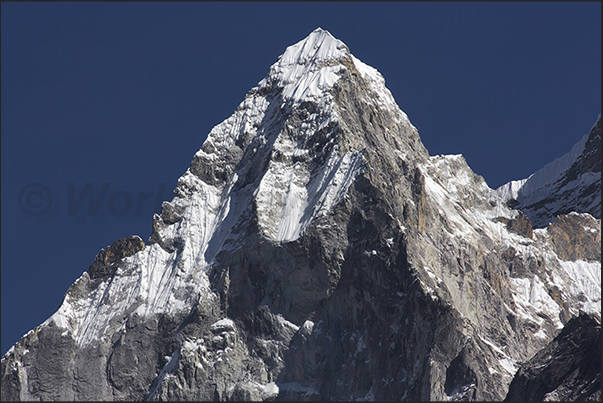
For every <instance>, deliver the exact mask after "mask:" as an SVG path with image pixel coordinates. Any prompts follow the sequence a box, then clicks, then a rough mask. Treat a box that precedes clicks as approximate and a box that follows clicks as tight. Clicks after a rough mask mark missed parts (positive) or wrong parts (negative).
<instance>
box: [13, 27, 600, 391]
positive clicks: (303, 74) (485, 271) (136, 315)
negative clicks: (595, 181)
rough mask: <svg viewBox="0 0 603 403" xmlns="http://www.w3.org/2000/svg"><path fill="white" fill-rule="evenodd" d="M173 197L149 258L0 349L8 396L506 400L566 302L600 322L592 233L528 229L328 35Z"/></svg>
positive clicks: (284, 65)
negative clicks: (433, 145)
mask: <svg viewBox="0 0 603 403" xmlns="http://www.w3.org/2000/svg"><path fill="white" fill-rule="evenodd" d="M174 193H175V197H174V199H173V200H172V201H170V202H166V203H164V204H163V207H162V212H161V215H155V217H154V218H153V234H152V236H151V239H150V240H149V242H148V244H147V245H146V247H145V246H144V244H143V243H142V241H141V240H140V238H137V237H131V238H126V239H122V240H119V241H117V242H116V243H114V244H113V245H111V246H110V247H108V248H107V249H104V250H103V251H101V252H100V253H99V255H98V256H97V257H96V259H95V260H94V262H93V264H92V265H91V266H90V268H89V270H88V271H87V272H85V273H84V274H83V275H82V276H81V277H80V278H79V279H78V280H77V281H76V282H75V283H74V284H73V285H72V286H71V287H70V288H69V290H68V291H67V293H66V296H65V299H64V301H63V304H62V305H61V307H60V308H59V310H58V311H57V313H55V315H53V316H52V317H51V318H49V320H47V321H46V322H45V323H43V324H42V325H40V326H38V327H36V328H35V329H34V330H32V331H31V332H29V333H28V334H27V335H25V336H24V337H23V338H22V339H21V340H20V341H19V342H18V343H17V344H16V345H15V346H14V348H13V349H11V350H10V351H9V352H8V353H7V354H6V355H5V356H4V357H3V359H2V377H3V378H2V397H3V399H6V400H40V399H41V400H74V399H75V400H90V399H92V400H141V399H146V400H239V399H240V400H358V399H367V400H368V399H375V400H502V399H503V398H504V397H505V395H506V393H507V390H508V385H509V383H510V382H511V380H512V378H513V375H514V373H515V370H516V368H517V366H519V364H521V363H522V362H524V361H526V360H528V359H529V358H530V357H532V356H533V355H534V354H536V353H537V352H538V351H539V350H540V349H542V348H543V347H545V346H547V344H548V343H549V342H550V341H551V340H552V339H553V338H554V337H555V335H556V334H558V333H559V331H560V330H561V328H563V326H564V324H565V323H566V322H568V321H569V320H570V319H571V318H572V317H575V316H577V314H578V312H579V310H580V309H586V308H588V309H591V310H594V311H596V307H597V305H596V303H597V298H599V300H598V301H599V315H600V280H599V282H598V284H597V282H596V279H590V278H586V279H585V280H584V281H581V282H577V281H576V278H577V277H576V276H579V275H580V272H579V271H580V270H587V271H589V273H590V272H593V273H594V271H593V270H592V269H593V267H594V266H595V265H597V264H599V267H600V246H599V249H598V250H599V253H598V256H599V257H598V259H599V260H598V261H597V253H596V252H597V251H596V246H595V244H594V242H595V241H596V240H597V239H599V240H600V220H596V219H594V218H593V217H591V216H588V215H575V214H569V215H568V216H567V220H568V222H566V223H565V224H563V223H564V221H563V220H562V221H560V223H559V224H558V225H557V226H556V227H555V226H552V227H550V228H549V229H542V230H533V229H532V227H531V224H530V220H529V219H528V218H527V217H526V216H524V215H523V214H522V213H521V212H519V211H517V210H512V209H510V208H509V207H507V206H506V203H505V201H504V200H503V199H501V198H500V196H498V194H497V193H496V192H495V191H494V190H492V189H490V188H489V187H488V186H487V185H486V183H485V182H484V180H483V178H481V177H480V176H478V175H476V174H475V173H473V172H472V171H471V169H470V168H469V167H468V165H467V163H466V161H465V160H464V158H463V157H462V156H459V155H455V156H429V154H428V152H427V150H426V149H425V147H424V146H423V144H422V143H421V140H420V137H419V134H418V132H417V130H416V128H414V126H412V124H411V123H410V121H409V120H408V118H407V117H406V115H405V114H404V113H403V112H402V111H401V110H400V109H399V107H398V106H397V105H396V104H395V102H394V101H393V98H392V97H391V94H390V93H389V91H388V90H387V89H386V88H385V85H384V80H383V78H382V77H381V76H380V75H379V74H378V73H377V72H376V71H375V70H374V69H372V68H371V67H369V66H366V65H364V64H363V63H362V62H360V61H358V60H357V59H355V58H354V57H353V56H352V55H351V54H350V53H349V50H348V49H347V47H346V46H345V45H344V44H343V43H341V42H340V41H338V40H336V39H335V38H333V37H332V36H331V35H330V34H328V33H327V32H326V31H323V30H316V31H314V32H313V33H312V34H311V35H310V36H309V37H308V38H306V39H305V40H304V41H302V42H300V43H298V44H296V45H293V46H292V47H290V48H288V49H287V51H286V52H285V54H284V55H283V56H282V57H281V58H279V60H278V61H277V63H275V64H274V65H273V66H272V67H271V70H270V74H269V75H268V76H267V77H266V78H265V79H264V80H262V81H261V82H260V83H259V84H258V86H257V87H255V88H254V89H252V90H251V91H250V92H249V93H248V95H247V96H246V98H245V100H244V101H243V102H242V103H241V105H240V106H239V107H238V108H237V110H236V111H235V113H234V114H233V116H232V117H231V118H229V119H227V120H226V121H224V122H223V123H221V124H220V125H218V126H216V127H215V128H214V129H213V130H212V132H211V133H210V135H209V137H208V139H207V141H206V142H205V143H204V145H203V147H202V149H201V150H200V151H199V152H198V153H197V154H196V155H195V157H194V158H193V161H192V163H191V168H190V170H189V171H187V172H186V173H185V174H184V175H183V176H182V177H181V178H180V179H179V181H178V186H177V188H176V189H175V191H174ZM292 217H293V218H292ZM580 230H581V231H582V232H584V231H586V232H588V234H586V233H584V234H582V233H580V234H578V232H579V231H580ZM597 237H598V238H597ZM570 244H571V245H572V246H571V247H569V246H568V245H570ZM561 250H564V251H565V250H567V253H568V254H567V255H564V254H563V253H561V252H560V251H561ZM574 258H577V259H587V258H588V259H587V260H589V261H584V262H582V263H580V264H579V265H576V264H575V262H573V261H571V260H564V259H574ZM593 259H594V260H593ZM576 273H578V274H576ZM591 274H592V273H591ZM587 280H588V281H587ZM591 280H592V281H591ZM578 283H579V285H580V287H581V288H578V289H577V288H576V284H578ZM597 287H598V291H599V293H598V294H597ZM597 295H598V296H597ZM595 313H596V312H595Z"/></svg>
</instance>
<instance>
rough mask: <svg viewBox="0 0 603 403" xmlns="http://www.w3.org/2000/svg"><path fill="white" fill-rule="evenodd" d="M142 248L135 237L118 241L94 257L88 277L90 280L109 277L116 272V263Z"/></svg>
mask: <svg viewBox="0 0 603 403" xmlns="http://www.w3.org/2000/svg"><path fill="white" fill-rule="evenodd" d="M144 246H145V245H144V242H143V241H142V239H140V237H139V236H136V235H134V236H130V237H126V238H121V239H118V240H117V241H115V242H113V243H112V244H111V246H109V247H108V248H106V249H102V250H101V251H100V252H99V253H98V255H96V257H95V258H94V261H93V262H92V264H91V265H90V267H89V268H88V275H89V276H90V278H91V279H97V278H108V277H111V276H112V275H113V274H115V271H116V270H117V263H118V262H120V261H121V260H123V259H124V258H126V257H129V256H132V255H134V254H135V253H137V252H139V251H141V250H143V249H144Z"/></svg>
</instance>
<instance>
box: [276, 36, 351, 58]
mask: <svg viewBox="0 0 603 403" xmlns="http://www.w3.org/2000/svg"><path fill="white" fill-rule="evenodd" d="M346 55H347V56H349V50H348V47H347V46H346V45H345V44H344V43H343V42H342V41H340V40H339V39H336V38H335V37H334V36H333V35H331V33H330V32H329V31H327V30H324V29H322V28H316V29H315V30H314V31H312V33H310V35H308V36H307V37H306V38H304V39H303V40H301V41H299V42H297V43H296V44H294V45H291V46H289V47H287V49H286V50H285V53H283V55H282V56H281V57H280V58H279V63H280V64H281V65H282V66H287V65H292V64H298V65H303V64H307V63H309V62H311V63H315V64H319V63H325V62H329V61H337V60H339V59H341V58H342V57H345V56H346Z"/></svg>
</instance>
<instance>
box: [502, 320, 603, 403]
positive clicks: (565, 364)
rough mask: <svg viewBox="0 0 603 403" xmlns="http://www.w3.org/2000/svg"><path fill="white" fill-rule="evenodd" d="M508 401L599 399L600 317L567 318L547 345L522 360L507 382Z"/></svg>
mask: <svg viewBox="0 0 603 403" xmlns="http://www.w3.org/2000/svg"><path fill="white" fill-rule="evenodd" d="M505 400H509V401H526V400H531V401H543V400H548V401H600V400H601V320H600V318H599V317H590V316H588V315H586V314H581V315H580V316H578V317H576V318H573V319H572V320H570V321H569V322H568V323H567V325H566V326H565V328H564V329H563V330H562V331H561V333H559V335H558V336H557V337H555V339H553V341H551V343H549V345H547V346H546V347H545V348H543V349H542V350H540V351H539V352H538V353H537V354H536V355H535V356H534V357H532V358H531V359H529V360H528V361H527V362H525V363H523V364H522V365H521V367H520V368H519V370H518V371H517V374H516V375H515V377H514V378H513V381H512V382H511V384H510V385H509V393H508V394H507V397H506V398H505Z"/></svg>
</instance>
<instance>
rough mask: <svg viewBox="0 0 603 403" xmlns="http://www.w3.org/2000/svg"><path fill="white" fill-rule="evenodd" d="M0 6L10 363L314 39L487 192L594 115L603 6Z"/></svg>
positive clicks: (5, 336) (562, 146)
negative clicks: (380, 81)
mask: <svg viewBox="0 0 603 403" xmlns="http://www.w3.org/2000/svg"><path fill="white" fill-rule="evenodd" d="M1 7H2V10H1V11H2V24H1V38H2V46H1V50H2V59H1V61H2V70H1V71H2V92H1V95H2V100H1V101H2V104H1V105H2V107H1V108H2V148H1V149H2V159H1V164H2V165H1V167H2V170H1V172H2V182H1V183H2V249H1V251H2V281H1V284H2V293H1V298H2V305H1V307H2V312H1V320H2V326H1V329H2V337H1V340H2V353H4V352H6V350H8V348H9V347H10V346H11V345H12V344H14V343H15V342H16V341H17V340H18V339H19V338H20V337H21V336H22V335H23V334H24V333H26V332H27V331H28V330H30V329H31V328H33V327H34V326H36V325H38V324H40V323H42V322H43V321H44V320H46V319H47V318H48V317H49V316H50V315H51V314H52V313H53V312H54V311H56V309H57V308H58V307H59V305H60V303H61V301H62V298H63V296H64V293H65V291H66V290H67V288H68V287H69V285H71V283H72V282H73V281H74V280H75V279H76V278H77V277H79V276H80V275H81V273H83V272H84V271H85V270H86V269H87V268H88V266H89V265H90V263H91V262H92V260H93V259H94V257H95V255H96V254H97V253H98V251H99V250H100V249H101V248H103V247H105V246H107V245H109V244H110V243H112V242H113V241H115V240H117V239H118V238H121V237H124V236H128V235H131V234H138V235H140V236H141V237H142V238H143V240H145V241H146V240H147V239H148V237H149V235H150V231H151V222H152V215H153V212H158V208H157V203H156V202H157V201H159V202H160V201H162V200H170V199H171V194H172V189H173V188H174V186H175V184H176V180H177V179H178V177H179V176H180V175H181V174H182V173H184V171H185V170H186V169H187V167H188V165H189V163H190V161H191V159H192V156H193V154H194V153H195V152H196V151H197V149H199V148H200V146H201V144H202V143H203V141H204V139H205V137H206V135H207V133H209V131H210V130H211V128H212V127H213V126H215V125H216V124H218V123H220V122H221V121H222V120H224V119H225V118H227V117H228V116H229V115H230V114H231V113H232V112H233V111H234V109H235V108H236V107H237V105H238V104H239V103H240V102H241V101H242V100H243V98H244V96H245V94H246V92H247V91H248V90H249V89H250V88H251V87H253V86H254V85H255V84H257V82H258V81H260V80H261V79H262V78H263V77H264V76H265V75H266V74H267V72H268V68H269V66H270V65H271V64H272V63H274V62H275V61H276V58H277V57H278V56H279V55H280V54H281V53H283V52H284V50H285V48H286V47H287V46H289V45H292V44H293V43H295V42H297V41H299V40H301V39H303V38H304V37H305V36H307V35H308V34H309V33H310V32H311V31H312V30H314V29H315V28H316V27H319V26H320V27H322V28H324V29H327V30H329V31H330V32H331V33H332V34H333V35H334V36H335V37H336V38H338V39H341V40H342V41H343V42H345V43H346V44H347V45H348V47H349V48H350V50H351V52H352V53H353V54H354V55H355V56H356V57H358V58H359V59H360V60H362V61H364V62H365V63H367V64H369V65H371V66H373V67H375V68H377V69H378V70H379V71H380V72H381V73H382V74H383V76H384V77H385V79H386V84H387V86H388V88H389V89H390V90H391V92H392V93H393V95H394V98H395V99H396V101H397V102H398V104H399V105H400V107H401V108H402V110H403V111H405V112H406V113H407V114H408V116H409V118H410V120H411V122H412V123H413V124H414V125H415V126H416V127H417V128H418V130H419V133H420V135H421V138H422V140H423V142H424V143H425V145H426V147H427V149H428V150H429V151H430V153H431V154H432V155H433V154H459V153H460V154H463V155H464V156H465V158H466V159H467V161H468V163H469V165H470V166H471V168H472V169H473V170H474V171H475V172H477V173H478V174H480V175H482V176H483V177H484V178H485V179H486V181H487V182H488V184H489V185H490V187H493V188H495V187H498V186H499V185H501V184H503V183H505V182H507V181H509V180H512V179H520V178H525V177H527V176H529V175H530V174H531V173H532V172H534V171H536V170H537V169H539V168H540V167H542V166H543V165H544V164H546V163H548V162H550V161H552V160H553V159H554V158H556V157H559V156H561V155H562V154H564V153H565V152H567V151H569V150H570V148H571V147H572V145H573V144H574V143H576V142H577V141H578V140H579V139H580V138H581V137H582V135H584V134H586V133H587V132H588V130H589V129H590V127H591V126H592V124H593V123H594V122H595V120H596V118H597V115H598V114H599V113H600V111H601V3H600V2H479V3H476V2H467V3H461V2H458V3H456V2H444V3H439V2H426V3H425V2H382V3H379V2H350V3H346V2H308V3H304V2H266V3H259V2H252V3H235V2H216V3H207V2H200V3H195V2H184V3H167V2H149V3H143V2H133V3H121V2H108V3H96V2H83V3H79V2H78V3H72V2H59V3H44V2H34V3H21V2H11V3H5V2H3V3H2V6H1ZM87 183H90V184H91V185H88V186H89V188H85V186H86V184H87ZM105 183H107V184H109V185H106V186H105V187H104V188H103V185H104V184H105ZM32 184H37V185H32ZM85 189H87V190H89V191H91V192H93V195H94V196H95V197H99V196H100V195H102V192H105V193H104V196H103V197H102V198H101V199H99V200H100V203H99V205H98V208H97V209H96V211H94V209H92V210H90V209H89V206H88V204H87V201H85V200H83V199H82V204H81V205H79V208H78V205H77V201H78V197H79V196H81V195H82V192H83V191H84V190H85ZM70 190H71V192H72V195H71V196H72V197H71V201H72V202H73V203H72V204H71V205H70V203H69V201H70V193H69V192H70ZM46 191H48V192H50V195H51V197H52V200H49V199H48V195H47V194H44V193H43V192H46ZM141 193H142V194H143V195H145V194H146V196H145V197H141V196H140V194H141ZM20 196H21V198H20ZM48 201H50V202H51V203H49V204H48V203H47V202H48ZM130 202H131V203H132V204H131V205H130V206H129V204H128V203H130ZM74 203H75V204H74ZM46 205H48V206H49V207H48V209H47V210H46V211H44V210H45V207H46ZM92 207H95V206H92ZM38 213H39V214H38ZM35 214H37V215H35Z"/></svg>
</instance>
